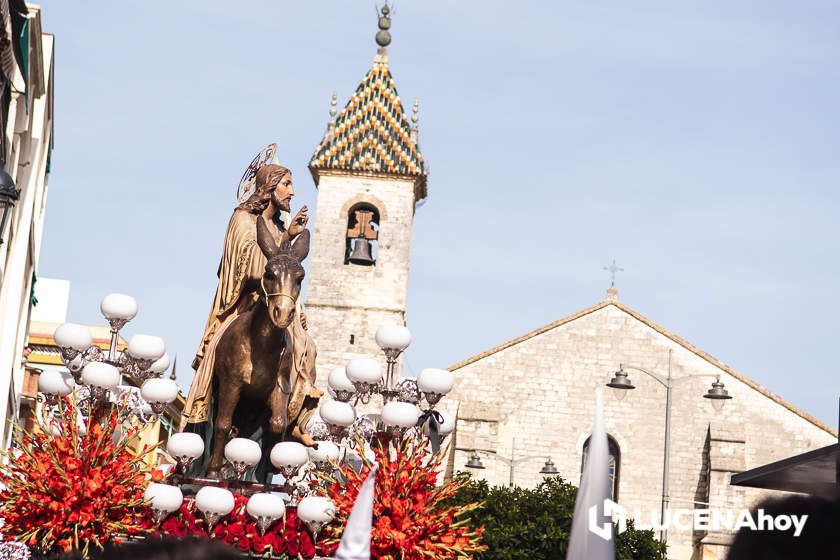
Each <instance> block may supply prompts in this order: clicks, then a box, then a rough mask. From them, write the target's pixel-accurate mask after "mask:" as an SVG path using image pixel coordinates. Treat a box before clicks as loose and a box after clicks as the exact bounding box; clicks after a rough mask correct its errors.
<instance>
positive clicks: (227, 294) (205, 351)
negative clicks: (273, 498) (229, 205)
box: [181, 164, 323, 435]
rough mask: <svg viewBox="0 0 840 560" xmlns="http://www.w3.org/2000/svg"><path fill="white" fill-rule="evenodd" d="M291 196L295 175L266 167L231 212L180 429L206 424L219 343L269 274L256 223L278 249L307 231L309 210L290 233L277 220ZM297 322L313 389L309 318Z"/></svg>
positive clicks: (298, 350) (301, 352) (256, 297)
mask: <svg viewBox="0 0 840 560" xmlns="http://www.w3.org/2000/svg"><path fill="white" fill-rule="evenodd" d="M293 196H294V187H293V185H292V174H291V172H290V171H289V170H288V169H287V168H285V167H283V166H281V165H277V164H266V165H263V166H262V167H260V168H259V170H257V172H256V184H255V189H254V192H253V193H252V194H251V195H250V197H248V199H247V200H245V201H244V202H242V203H241V204H240V205H239V206H238V207H237V208H236V209H235V210H234V211H233V215H232V216H231V218H230V221H229V223H228V227H227V232H226V233H225V241H224V249H223V252H222V259H221V262H220V263H219V270H218V277H219V284H218V287H217V288H216V297H215V299H214V300H213V307H212V309H211V310H210V316H209V317H208V319H207V325H206V326H205V328H204V336H202V339H201V343H200V345H199V348H198V351H197V352H196V356H195V359H194V360H193V364H192V365H193V368H194V369H195V370H196V373H195V377H194V379H193V382H192V385H191V386H190V391H189V395H188V397H187V403H186V406H185V407H184V413H183V417H182V424H181V426H182V428H183V427H184V426H185V425H186V424H187V423H190V424H197V423H202V422H206V421H207V420H208V408H209V404H210V397H211V392H212V391H211V385H212V378H213V366H214V363H215V350H216V343H217V342H218V340H219V339H220V338H221V335H222V334H223V333H224V332H225V329H226V328H227V327H228V326H229V325H230V324H231V323H232V322H233V320H234V319H235V318H236V317H238V316H239V315H241V314H242V313H245V312H247V311H249V310H250V309H252V308H253V307H254V306H255V304H256V303H257V302H258V301H259V298H260V294H261V292H260V289H261V288H260V279H261V278H262V276H263V273H264V270H265V265H266V258H265V256H264V255H263V253H262V252H261V251H260V248H259V247H258V245H257V219H258V218H259V217H260V216H262V217H263V219H264V221H265V223H266V224H269V229H270V231H271V233H272V236H273V237H274V238H275V241H276V243H277V244H278V245H282V244H283V243H284V242H289V243H291V242H293V241H294V240H295V238H297V237H298V236H299V235H300V234H301V233H302V232H303V231H304V230H305V229H306V224H307V221H308V219H309V217H308V215H307V208H306V206H304V207H302V208H301V209H300V211H299V212H298V213H297V214H296V215H295V217H294V219H293V220H292V221H291V223H290V225H289V227H288V229H287V228H286V227H285V226H284V224H283V222H282V220H281V219H280V217H279V216H280V212H281V211H283V212H290V211H291V206H290V203H291V199H292V197H293ZM295 322H296V323H297V327H298V328H297V329H293V331H294V332H296V333H297V334H296V335H294V336H296V337H297V338H299V339H304V340H300V341H299V343H297V344H295V348H296V351H295V354H299V355H298V356H295V358H297V360H296V361H297V362H299V363H300V364H303V363H304V361H305V362H309V361H312V364H311V365H301V368H304V369H310V368H311V369H312V371H311V372H309V371H307V372H305V375H306V376H307V377H310V376H311V377H312V380H311V381H312V384H314V345H313V344H311V341H310V340H308V334H307V333H306V332H305V328H306V319H305V316H304V315H303V313H300V312H299V313H298V314H297V317H296V318H295ZM307 346H308V347H309V348H310V354H312V355H311V359H310V360H304V358H305V354H306V352H307ZM309 385H310V386H311V384H309ZM307 393H315V394H307V395H306V396H311V397H314V398H317V397H319V396H321V395H322V394H323V392H321V391H320V390H317V389H314V388H311V389H308V391H307ZM243 435H244V434H243Z"/></svg>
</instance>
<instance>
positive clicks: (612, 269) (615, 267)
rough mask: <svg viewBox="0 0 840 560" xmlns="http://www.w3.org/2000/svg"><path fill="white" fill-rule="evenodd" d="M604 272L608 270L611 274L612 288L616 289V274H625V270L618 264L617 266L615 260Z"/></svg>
mask: <svg viewBox="0 0 840 560" xmlns="http://www.w3.org/2000/svg"><path fill="white" fill-rule="evenodd" d="M604 270H606V271H607V272H609V273H610V287H612V288H614V287H615V273H616V272H624V269H623V268H621V267H619V266H618V265H617V264H615V259H613V262H612V264H611V265H610V266H605V267H604Z"/></svg>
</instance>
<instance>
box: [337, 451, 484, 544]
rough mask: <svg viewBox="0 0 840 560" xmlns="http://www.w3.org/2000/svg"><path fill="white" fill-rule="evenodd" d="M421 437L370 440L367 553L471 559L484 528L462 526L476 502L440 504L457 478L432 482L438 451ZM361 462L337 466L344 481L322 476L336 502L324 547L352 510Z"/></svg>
mask: <svg viewBox="0 0 840 560" xmlns="http://www.w3.org/2000/svg"><path fill="white" fill-rule="evenodd" d="M428 449H429V446H428V441H427V440H426V439H425V438H422V437H417V438H405V439H404V440H403V441H402V442H401V443H399V444H398V445H397V446H396V449H393V448H389V446H388V444H385V443H381V442H375V444H374V452H375V454H376V462H378V463H379V472H378V473H377V474H376V486H375V488H376V490H375V492H374V504H373V527H372V530H371V543H370V552H371V558H374V559H379V560H396V559H400V560H421V559H423V560H428V559H429V558H435V559H437V560H456V559H465V558H471V557H472V555H473V554H476V553H480V552H482V551H484V550H485V549H486V546H485V545H483V544H481V542H480V541H481V534H482V532H483V528H478V529H477V530H474V531H473V530H471V529H470V528H469V527H466V526H465V523H466V521H467V518H465V516H466V515H467V514H468V513H469V512H470V511H472V510H473V509H475V508H476V507H478V504H471V505H468V506H453V507H444V506H443V505H442V501H443V500H446V499H447V498H450V497H451V496H452V495H453V494H454V493H455V492H456V491H457V490H458V489H459V488H461V486H462V483H459V482H454V481H453V482H449V483H447V484H445V485H443V486H437V485H436V482H437V476H438V467H439V466H440V462H441V456H440V455H433V454H432V453H431V452H430V451H429V450H428ZM370 469H371V465H370V464H369V463H367V462H366V464H365V465H364V467H363V468H362V470H361V472H360V473H359V474H357V473H356V471H354V470H353V469H352V468H351V467H350V466H348V465H343V466H341V467H339V471H340V473H341V475H342V477H343V478H344V479H345V481H346V482H345V483H343V484H341V483H339V482H338V481H337V480H335V479H332V478H327V477H324V481H325V485H326V490H327V492H328V494H329V497H330V499H331V500H332V501H333V503H334V504H335V506H336V515H335V520H334V522H333V523H331V524H330V525H328V526H327V527H326V528H325V529H324V534H325V537H324V542H323V548H324V552H326V553H327V554H332V553H333V552H335V550H336V549H337V548H338V544H339V542H340V541H341V534H342V532H343V529H344V526H345V524H346V522H347V518H348V516H349V515H350V511H351V510H352V509H353V504H354V503H355V501H356V496H357V495H358V493H359V488H360V487H361V485H362V482H364V480H365V478H366V477H367V475H368V473H369V472H370Z"/></svg>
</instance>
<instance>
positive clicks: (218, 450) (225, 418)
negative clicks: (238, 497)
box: [207, 383, 242, 477]
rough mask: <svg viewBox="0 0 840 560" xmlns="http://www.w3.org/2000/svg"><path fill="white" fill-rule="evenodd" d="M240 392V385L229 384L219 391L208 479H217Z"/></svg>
mask: <svg viewBox="0 0 840 560" xmlns="http://www.w3.org/2000/svg"><path fill="white" fill-rule="evenodd" d="M241 391H242V384H241V383H231V384H230V385H229V386H227V387H224V389H223V390H221V391H219V406H218V409H217V411H216V421H215V422H214V423H213V451H212V453H211V454H210V464H209V465H208V467H207V476H209V477H217V476H219V471H221V468H222V461H223V459H224V448H225V444H226V443H227V438H228V435H229V434H230V429H231V428H232V427H233V412H234V410H236V405H237V404H238V403H239V394H240V392H241Z"/></svg>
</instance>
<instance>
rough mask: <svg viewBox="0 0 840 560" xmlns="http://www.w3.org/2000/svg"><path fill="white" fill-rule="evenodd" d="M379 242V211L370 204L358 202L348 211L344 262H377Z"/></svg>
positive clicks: (366, 263)
mask: <svg viewBox="0 0 840 560" xmlns="http://www.w3.org/2000/svg"><path fill="white" fill-rule="evenodd" d="M378 243H379V211H378V210H377V209H376V208H375V207H374V206H372V205H370V204H365V203H362V204H357V205H355V206H353V207H352V208H350V211H349V212H348V213H347V238H346V240H345V247H344V264H355V265H359V266H372V265H375V264H376V257H377V256H378V249H379V247H378Z"/></svg>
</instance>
